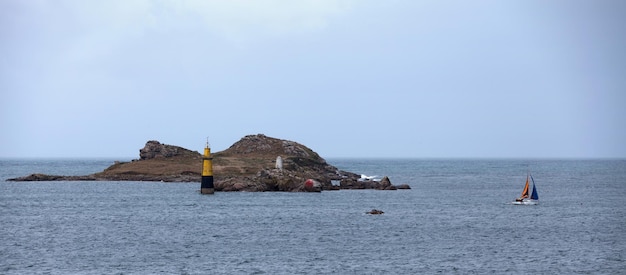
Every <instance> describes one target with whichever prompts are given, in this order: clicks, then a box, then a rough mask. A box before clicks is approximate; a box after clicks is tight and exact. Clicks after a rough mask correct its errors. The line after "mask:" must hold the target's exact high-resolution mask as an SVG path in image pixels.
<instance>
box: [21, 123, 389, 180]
mask: <svg viewBox="0 0 626 275" xmlns="http://www.w3.org/2000/svg"><path fill="white" fill-rule="evenodd" d="M278 156H280V157H281V158H280V160H281V164H282V165H280V166H281V168H282V169H279V168H277V162H276V160H277V159H278ZM139 157H140V159H138V160H133V161H131V162H119V161H116V162H115V163H114V164H113V165H111V166H109V167H108V168H106V169H105V170H104V171H102V172H99V173H95V174H91V175H86V176H55V175H43V174H32V175H30V176H26V177H20V178H15V179H9V180H12V181H62V180H66V181H69V180H77V181H85V180H90V181H91V180H99V181H164V182H200V179H201V171H202V155H201V154H200V153H198V152H196V151H191V150H188V149H185V148H182V147H178V146H173V145H167V144H162V143H160V142H158V141H156V140H150V141H148V142H147V143H146V145H145V146H144V147H143V148H142V149H140V150H139ZM212 157H213V175H214V185H215V191H250V192H257V191H286V192H302V191H313V192H319V191H321V190H337V189H379V190H395V186H393V185H392V184H391V182H390V181H389V178H387V177H385V178H383V180H381V181H380V182H377V181H367V182H365V181H359V178H360V175H357V174H355V173H350V172H346V171H342V170H339V169H338V168H337V167H334V166H332V165H330V164H328V163H327V162H326V160H324V159H323V158H322V157H320V156H319V155H318V154H317V153H315V152H314V151H313V150H311V149H309V148H308V147H306V146H304V145H302V144H299V143H297V142H294V141H288V140H281V139H276V138H271V137H268V136H265V135H262V134H258V135H248V136H245V137H243V138H242V139H241V140H239V141H238V142H236V143H234V144H233V145H232V146H230V147H229V148H228V149H226V150H224V151H221V152H217V153H214V154H212ZM309 179H310V180H311V182H312V185H309V186H307V184H306V183H307V181H308V180H309ZM332 181H340V184H339V185H338V186H337V185H336V186H333V185H332Z"/></svg>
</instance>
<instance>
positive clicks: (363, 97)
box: [0, 0, 626, 159]
mask: <svg viewBox="0 0 626 275" xmlns="http://www.w3.org/2000/svg"><path fill="white" fill-rule="evenodd" d="M625 14H626V1H623V0H614V1H611V0H600V1H587V0H553V1H544V0H523V1H522V0H520V1H516V0H512V1H496V0H494V1H489V0H479V1H448V0H443V1H440V0H437V1H435V0H432V1H430V0H425V1H413V0H395V1H394V0H386V1H374V0H360V1H357V0H354V1H350V0H298V1H291V0H256V1H253V0H248V1H245V0H225V1H209V0H197V1H196V0H171V1H169V0H160V1H150V0H120V1H116V0H112V1H84V0H76V1H64V0H54V1H46V0H38V1H35V0H33V1H23V0H0V40H1V41H0V92H1V94H0V110H1V117H0V157H5V158H14V157H119V158H129V159H130V158H136V157H138V150H139V149H140V148H142V147H143V146H144V144H145V142H146V141H148V140H158V141H160V142H162V143H166V144H172V145H179V146H183V147H185V148H189V149H192V150H197V151H201V150H202V148H203V146H204V142H205V139H206V137H207V136H208V137H209V138H210V142H211V146H212V149H213V151H214V152H215V151H221V150H224V149H226V148H228V147H229V146H230V145H231V144H233V143H234V142H236V141H238V140H239V139H240V138H242V137H243V136H245V135H248V134H257V133H263V134H265V135H268V136H271V137H276V138H281V139H288V140H293V141H296V142H299V143H302V144H304V145H306V146H308V147H310V148H311V149H313V150H315V151H316V152H318V153H319V154H320V155H321V156H322V157H325V158H332V157H415V158H431V157H437V158H453V157H477V158H490V157H498V158H511V157H512V158H535V157H537V158H546V157H548V158H603V157H619V158H625V157H626V50H625V49H626V28H624V26H626V16H624V15H625Z"/></svg>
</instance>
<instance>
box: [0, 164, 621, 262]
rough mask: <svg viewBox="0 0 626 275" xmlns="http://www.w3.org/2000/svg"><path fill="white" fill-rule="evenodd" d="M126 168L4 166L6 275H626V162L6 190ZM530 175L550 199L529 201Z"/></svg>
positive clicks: (408, 168) (393, 168) (421, 167)
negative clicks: (345, 180)
mask: <svg viewBox="0 0 626 275" xmlns="http://www.w3.org/2000/svg"><path fill="white" fill-rule="evenodd" d="M114 161H115V160H113V159H3V160H0V274H486V273H488V274H626V160H621V159H606V160H601V159H593V160H573V159H566V160H559V159H537V160H534V159H327V162H328V163H330V164H331V165H334V166H336V167H338V168H340V169H342V170H346V171H350V172H354V173H359V174H363V175H366V176H374V177H375V178H381V177H384V176H388V177H389V179H390V180H391V182H392V184H396V185H398V184H408V185H410V187H411V189H410V190H396V191H379V190H340V191H322V192H321V193H287V192H257V193H248V192H216V193H215V194H214V195H201V194H200V193H199V189H200V183H164V182H136V181H135V182H113V181H99V182H94V181H91V182H89V181H78V182H64V181H62V182H9V181H6V179H8V178H13V177H18V176H25V175H29V174H32V173H46V174H59V175H85V174H90V173H94V172H99V171H102V170H103V169H105V168H106V167H108V166H109V165H112V164H113V163H114ZM528 173H530V174H531V175H532V177H533V179H534V182H535V184H536V187H537V190H538V193H539V201H540V203H539V204H538V205H513V204H512V203H511V202H512V201H513V200H514V199H515V198H516V197H518V196H520V194H521V192H522V189H523V187H524V183H525V181H526V176H527V174H528ZM372 209H378V210H382V211H383V212H384V214H382V215H369V214H366V212H368V211H371V210H372Z"/></svg>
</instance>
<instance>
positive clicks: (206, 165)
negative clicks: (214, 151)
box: [200, 139, 215, 194]
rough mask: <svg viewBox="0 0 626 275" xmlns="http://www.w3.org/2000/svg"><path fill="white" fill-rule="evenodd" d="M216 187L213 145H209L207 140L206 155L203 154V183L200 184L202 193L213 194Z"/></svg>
mask: <svg viewBox="0 0 626 275" xmlns="http://www.w3.org/2000/svg"><path fill="white" fill-rule="evenodd" d="M213 192H215V188H214V187H213V158H211V147H209V140H208V139H207V141H206V147H204V155H203V156H202V183H201V185H200V193H201V194H213Z"/></svg>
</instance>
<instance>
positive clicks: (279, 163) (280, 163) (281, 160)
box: [276, 156, 283, 171]
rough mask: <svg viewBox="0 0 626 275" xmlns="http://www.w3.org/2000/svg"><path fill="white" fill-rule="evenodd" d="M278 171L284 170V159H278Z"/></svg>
mask: <svg viewBox="0 0 626 275" xmlns="http://www.w3.org/2000/svg"><path fill="white" fill-rule="evenodd" d="M276 169H279V170H280V171H282V170H283V158H281V157H280V156H278V157H276Z"/></svg>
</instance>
